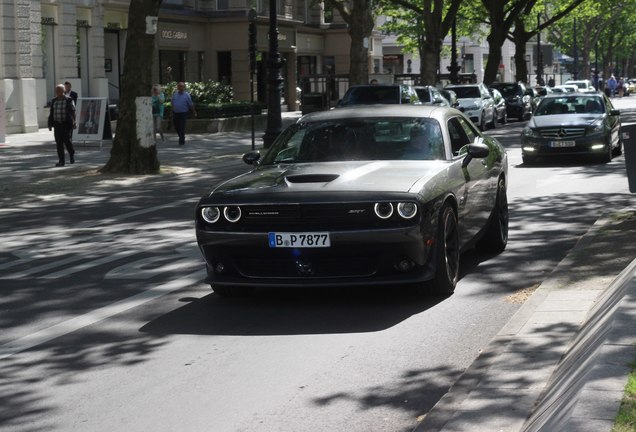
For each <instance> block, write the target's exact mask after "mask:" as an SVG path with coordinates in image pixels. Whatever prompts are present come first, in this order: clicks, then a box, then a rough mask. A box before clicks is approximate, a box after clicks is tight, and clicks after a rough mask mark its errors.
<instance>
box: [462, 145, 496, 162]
mask: <svg viewBox="0 0 636 432" xmlns="http://www.w3.org/2000/svg"><path fill="white" fill-rule="evenodd" d="M489 154H490V149H489V148H488V146H487V145H486V144H484V143H483V142H481V141H475V142H474V143H472V144H468V152H467V154H466V157H465V158H464V161H463V162H462V168H466V167H467V166H468V164H469V163H470V161H471V160H473V159H482V158H485V157H488V155H489Z"/></svg>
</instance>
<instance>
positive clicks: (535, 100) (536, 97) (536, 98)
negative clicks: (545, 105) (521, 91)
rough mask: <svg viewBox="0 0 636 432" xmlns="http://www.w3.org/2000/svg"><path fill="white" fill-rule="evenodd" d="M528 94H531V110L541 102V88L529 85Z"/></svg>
mask: <svg viewBox="0 0 636 432" xmlns="http://www.w3.org/2000/svg"><path fill="white" fill-rule="evenodd" d="M526 94H527V95H528V96H530V109H531V112H534V110H536V109H537V106H538V105H539V102H541V95H540V94H539V90H537V89H536V88H534V87H528V88H527V89H526Z"/></svg>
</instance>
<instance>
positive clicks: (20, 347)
mask: <svg viewBox="0 0 636 432" xmlns="http://www.w3.org/2000/svg"><path fill="white" fill-rule="evenodd" d="M204 277H205V271H203V270H199V271H196V272H194V273H190V274H189V275H186V276H184V277H179V279H177V280H174V281H170V282H166V283H164V284H161V285H158V286H156V287H154V288H151V289H149V290H146V291H142V292H140V293H139V294H135V295H134V296H131V297H128V298H126V299H123V300H120V301H118V302H115V303H113V304H110V305H108V306H104V307H102V308H99V309H95V310H94V311H91V312H88V313H86V314H84V315H80V316H77V317H75V318H71V319H69V320H67V321H63V322H61V323H59V324H55V325H53V326H51V327H48V328H45V329H42V330H39V331H37V332H35V333H31V334H29V335H26V336H24V337H21V338H19V339H16V340H14V341H12V342H8V343H6V344H4V345H0V360H2V359H5V358H8V357H11V356H13V355H15V354H17V353H19V352H22V351H26V350H28V349H31V348H34V347H36V346H38V345H42V344H44V343H46V342H49V341H51V340H53V339H57V338H59V337H61V336H64V335H67V334H69V333H72V332H74V331H77V330H80V329H82V328H84V327H88V326H90V325H92V324H95V323H97V322H99V321H103V320H105V319H107V318H110V317H112V316H114V315H117V314H120V313H122V312H125V311H127V310H129V309H133V308H135V307H138V306H141V305H142V304H144V303H147V302H149V301H151V300H154V299H157V298H159V297H161V296H163V295H165V294H168V293H170V292H172V291H176V290H179V289H182V288H186V287H189V286H193V285H195V284H198V283H200V281H201V279H203V278H204Z"/></svg>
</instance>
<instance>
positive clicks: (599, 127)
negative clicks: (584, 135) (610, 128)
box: [590, 119, 605, 133]
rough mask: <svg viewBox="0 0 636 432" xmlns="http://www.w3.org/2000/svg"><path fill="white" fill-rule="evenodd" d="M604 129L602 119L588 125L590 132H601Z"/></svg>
mask: <svg viewBox="0 0 636 432" xmlns="http://www.w3.org/2000/svg"><path fill="white" fill-rule="evenodd" d="M604 129H605V128H604V125H603V120H602V119H600V120H596V121H595V122H594V123H592V126H591V127H590V133H602V132H603V130H604Z"/></svg>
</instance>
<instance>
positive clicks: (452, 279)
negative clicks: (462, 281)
mask: <svg viewBox="0 0 636 432" xmlns="http://www.w3.org/2000/svg"><path fill="white" fill-rule="evenodd" d="M435 246H436V248H435V277H434V278H433V280H432V281H431V282H430V289H431V291H432V292H433V293H435V294H438V295H444V296H448V295H451V294H453V292H455V285H457V280H458V279H459V226H458V224H457V215H456V214H455V210H453V207H452V206H451V205H450V204H448V203H446V204H444V206H443V207H442V209H441V210H440V216H439V225H438V228H437V239H436V245H435Z"/></svg>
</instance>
